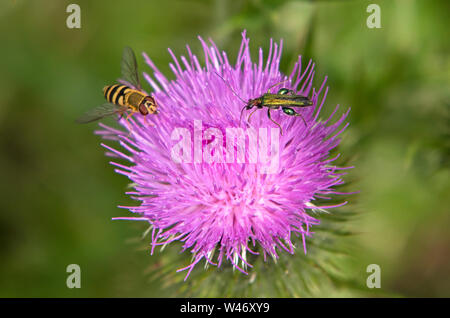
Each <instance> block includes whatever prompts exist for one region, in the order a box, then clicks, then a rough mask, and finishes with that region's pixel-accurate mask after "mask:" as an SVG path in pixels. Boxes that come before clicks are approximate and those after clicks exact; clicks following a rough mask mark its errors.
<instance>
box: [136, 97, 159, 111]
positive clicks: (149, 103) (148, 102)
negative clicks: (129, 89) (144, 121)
mask: <svg viewBox="0 0 450 318" xmlns="http://www.w3.org/2000/svg"><path fill="white" fill-rule="evenodd" d="M139 112H140V113H141V114H142V115H147V114H157V113H158V110H157V105H156V102H155V100H154V99H153V97H150V96H146V97H145V99H144V100H143V102H142V103H141V105H140V106H139Z"/></svg>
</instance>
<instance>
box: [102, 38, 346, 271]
mask: <svg viewBox="0 0 450 318" xmlns="http://www.w3.org/2000/svg"><path fill="white" fill-rule="evenodd" d="M200 42H201V43H202V46H203V50H204V63H200V61H199V59H198V58H197V56H196V55H194V54H193V53H192V52H191V50H190V48H189V47H187V54H188V56H187V57H184V56H181V58H180V59H177V58H176V57H175V55H174V54H173V53H172V51H170V50H169V53H170V54H171V55H172V57H173V60H174V62H173V64H170V68H171V69H172V71H173V73H174V74H175V79H174V80H173V81H169V80H168V79H167V78H166V77H165V76H164V75H163V74H162V73H161V72H160V71H159V70H158V69H157V68H156V66H155V65H154V63H153V62H152V61H151V60H150V58H149V57H148V56H147V55H145V54H144V58H145V61H146V63H147V64H148V65H149V66H150V68H151V70H152V72H153V74H152V75H151V76H150V75H148V74H146V73H144V77H145V79H146V80H147V81H148V83H149V84H150V85H151V87H152V88H153V90H154V94H153V96H154V98H155V99H156V100H157V102H158V104H159V110H160V112H159V114H158V115H149V116H147V120H148V121H149V122H150V123H147V122H145V121H144V120H143V118H142V116H140V115H136V116H135V118H134V119H132V120H130V123H127V122H126V121H125V120H124V119H121V120H120V121H119V122H120V124H121V125H122V126H123V127H124V128H125V129H126V132H123V131H118V130H116V129H113V128H110V127H107V126H105V125H101V126H102V127H103V130H102V131H100V132H98V133H99V134H101V135H103V137H104V138H106V139H113V140H117V141H119V144H120V146H121V147H122V148H123V150H122V151H119V150H116V149H114V148H111V147H109V146H106V145H104V147H106V148H107V149H108V150H109V152H108V153H109V154H110V155H112V156H116V157H120V158H122V159H126V160H127V161H128V162H129V165H122V164H119V163H116V162H112V164H113V165H115V166H116V167H117V169H116V172H118V173H121V174H124V175H125V176H127V177H128V178H129V179H130V180H131V181H132V184H133V187H134V191H133V192H130V193H129V194H130V195H131V196H132V197H133V198H134V199H136V200H139V201H140V205H139V206H135V207H125V208H127V209H129V210H130V211H131V212H133V213H135V214H136V215H137V216H136V217H120V218H116V219H128V220H144V221H147V222H149V223H150V225H151V226H152V243H151V245H152V252H153V250H154V248H155V247H156V246H158V245H165V244H168V243H170V242H174V241H181V242H183V250H190V252H191V253H192V254H193V259H192V262H191V263H190V264H189V265H188V266H187V267H184V268H181V269H180V270H179V271H182V270H188V271H187V275H186V278H187V277H188V276H189V274H190V272H191V271H192V269H193V268H194V266H195V265H196V264H197V263H198V262H200V261H201V260H204V261H206V262H207V263H208V264H212V265H217V266H221V264H222V262H224V261H226V262H230V263H231V264H232V266H233V267H234V268H236V269H238V270H240V271H241V272H243V273H246V270H247V267H251V264H249V263H248V261H247V257H246V255H247V254H248V253H251V254H255V255H257V254H262V255H260V256H261V257H264V260H265V259H266V257H267V256H271V257H273V258H274V259H277V258H278V253H280V251H283V250H284V251H286V252H288V253H291V254H294V251H295V244H294V242H295V241H294V237H295V236H299V237H301V238H302V240H303V248H304V252H305V253H306V246H305V236H311V234H312V232H311V226H313V225H318V224H319V220H317V219H316V218H314V217H312V216H311V215H309V214H310V213H311V212H314V211H320V210H323V209H325V208H332V207H336V206H340V205H343V204H345V203H346V202H344V203H342V204H339V205H329V206H320V207H319V206H316V205H315V203H314V201H315V200H316V199H319V198H321V199H323V198H327V197H329V195H332V194H342V193H339V192H336V191H335V190H334V187H335V186H337V185H340V184H342V183H343V180H342V179H341V175H342V173H341V172H340V170H343V169H347V168H339V167H337V166H335V165H334V164H333V161H334V160H335V159H336V158H337V157H335V158H329V156H330V151H331V150H332V149H333V148H335V147H336V146H337V145H338V144H339V138H338V136H339V135H340V134H341V133H342V131H343V130H344V129H345V128H346V127H347V125H348V124H347V125H345V126H344V127H343V128H342V129H341V130H339V131H338V127H339V126H340V125H341V124H342V123H343V121H344V120H345V118H346V116H347V114H348V111H347V112H346V113H345V114H343V115H342V117H340V118H339V119H338V120H337V121H336V122H335V123H332V124H331V123H330V119H331V118H332V117H333V116H334V114H335V113H336V111H337V109H338V107H336V109H335V110H334V112H333V113H332V114H331V116H330V118H328V119H326V120H321V119H319V113H320V110H321V108H322V106H323V104H324V101H325V98H326V95H327V92H328V88H326V89H324V87H325V82H326V79H325V80H324V81H323V83H322V85H321V86H320V88H319V89H315V88H313V77H314V64H313V63H312V62H311V61H309V63H307V65H306V67H305V68H302V66H304V65H302V60H301V57H300V56H299V58H298V61H297V63H296V64H295V65H294V68H293V70H292V72H291V73H290V74H289V75H284V74H282V73H281V72H280V70H279V64H280V59H281V51H282V42H280V44H279V45H278V44H276V43H273V42H272V41H271V42H270V49H269V52H268V56H267V57H266V58H264V57H263V51H262V49H259V56H258V59H257V61H256V62H252V59H251V57H250V50H249V39H248V38H246V36H245V32H244V33H243V39H242V43H241V47H240V49H239V53H238V55H237V59H236V61H235V62H234V63H231V62H230V61H229V60H228V57H227V55H226V53H225V52H221V51H219V49H218V48H217V47H216V45H215V44H214V42H212V41H210V43H206V42H205V41H204V40H202V39H201V38H200ZM202 64H203V65H204V66H202ZM280 82H282V83H281V84H278V83H280ZM282 87H283V88H288V89H291V90H293V91H294V94H296V95H302V96H305V97H308V98H309V99H310V100H311V101H312V102H313V105H312V106H308V107H299V108H295V110H296V112H298V113H299V114H300V115H301V117H302V118H299V117H294V116H288V115H286V114H284V113H283V112H282V111H281V109H276V110H272V111H271V116H272V119H273V120H274V121H276V122H277V123H279V125H280V126H281V127H282V130H283V134H280V129H279V128H278V126H277V125H276V124H275V123H274V122H273V121H271V120H270V119H269V118H268V113H267V111H268V109H267V108H262V109H258V108H254V109H251V110H246V109H244V110H243V116H242V122H241V123H240V115H241V110H242V109H243V107H244V106H245V102H244V101H247V100H250V99H254V98H257V97H261V96H262V95H263V94H265V93H267V91H268V89H269V88H270V89H271V92H272V93H276V92H277V91H278V90H279V89H280V88H282ZM254 110H255V113H254V114H253V115H252V117H251V121H250V122H249V121H247V118H248V116H249V115H250V113H251V112H253V111H254ZM303 119H304V120H303ZM242 136H243V138H241V137H242ZM269 140H270V141H269ZM255 145H256V146H255ZM254 146H255V147H254ZM266 148H270V149H266ZM269 153H270V155H269ZM262 157H265V158H266V160H259V159H260V158H262ZM268 162H269V163H268ZM268 167H269V168H268Z"/></svg>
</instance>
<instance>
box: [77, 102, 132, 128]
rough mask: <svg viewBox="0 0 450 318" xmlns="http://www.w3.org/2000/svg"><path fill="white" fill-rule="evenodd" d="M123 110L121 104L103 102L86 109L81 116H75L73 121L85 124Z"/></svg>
mask: <svg viewBox="0 0 450 318" xmlns="http://www.w3.org/2000/svg"><path fill="white" fill-rule="evenodd" d="M123 110H124V107H123V106H118V105H114V104H111V103H105V104H103V105H100V106H97V107H95V108H93V109H91V110H88V111H87V112H86V113H84V114H83V115H82V116H80V117H79V118H77V119H76V120H75V121H76V122H77V123H79V124H87V123H90V122H93V121H96V120H99V119H102V118H104V117H107V116H111V115H114V114H116V113H120V112H122V111H123Z"/></svg>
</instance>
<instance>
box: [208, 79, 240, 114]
mask: <svg viewBox="0 0 450 318" xmlns="http://www.w3.org/2000/svg"><path fill="white" fill-rule="evenodd" d="M214 73H216V75H217V76H219V77H220V78H221V79H222V80H223V81H224V83H225V85H227V86H228V87H229V88H230V90H231V91H232V92H233V94H234V95H236V97H237V98H239V99H240V100H241V101H242V102H243V103H244V104H247V102H246V101H245V100H243V99H242V98H241V96H239V95H238V94H237V93H236V92H235V91H234V89H233V88H232V87H231V86H230V84H228V82H227V81H226V80H225V79H224V78H223V77H222V76H220V75H219V73H217V72H216V71H214ZM242 110H244V109H242ZM241 115H242V111H241Z"/></svg>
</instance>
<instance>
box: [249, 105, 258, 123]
mask: <svg viewBox="0 0 450 318" xmlns="http://www.w3.org/2000/svg"><path fill="white" fill-rule="evenodd" d="M257 110H258V108H256V109H255V110H254V111H253V112H252V113H251V114H250V116H248V118H247V121H248V122H250V118H251V117H252V115H253V114H254V113H255V112H256V111H257Z"/></svg>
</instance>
